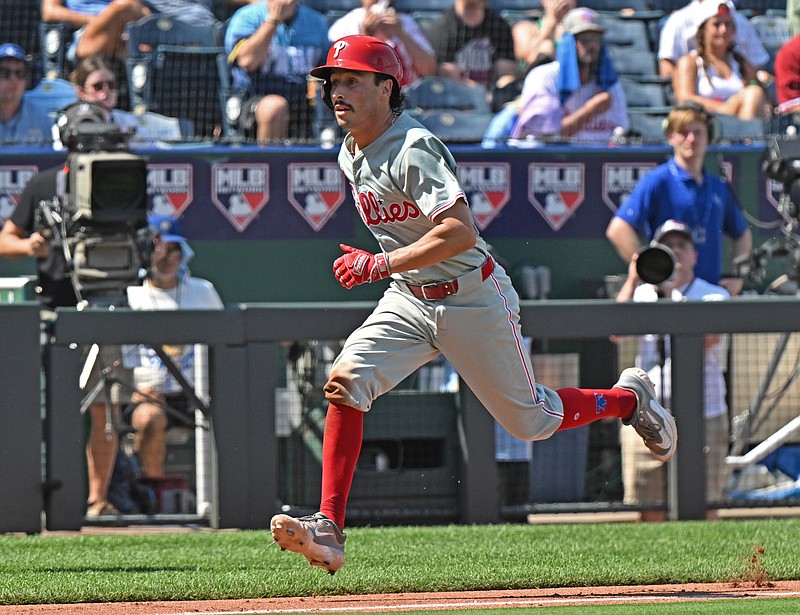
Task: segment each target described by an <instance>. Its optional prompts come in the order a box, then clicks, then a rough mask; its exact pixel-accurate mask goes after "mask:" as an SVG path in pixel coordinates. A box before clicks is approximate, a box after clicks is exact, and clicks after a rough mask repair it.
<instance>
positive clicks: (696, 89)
mask: <svg viewBox="0 0 800 615" xmlns="http://www.w3.org/2000/svg"><path fill="white" fill-rule="evenodd" d="M694 8H695V11H696V12H697V14H698V15H697V18H696V21H697V24H698V26H697V35H696V38H697V49H696V50H695V51H691V52H689V53H688V54H686V55H684V56H682V57H681V59H680V60H679V61H678V66H677V68H676V70H675V73H674V74H673V77H672V89H673V91H674V93H675V100H676V102H678V103H681V102H685V101H692V102H696V103H698V104H700V105H702V106H703V107H705V108H706V109H707V110H708V111H710V112H712V113H724V114H726V115H734V116H736V117H738V118H740V119H743V120H749V119H753V118H766V117H768V116H769V115H770V114H771V109H770V107H769V104H768V103H767V99H766V96H765V94H764V89H763V88H762V87H761V84H760V82H759V81H758V79H757V78H756V69H755V68H753V67H752V66H751V65H750V64H748V63H747V61H746V60H745V59H744V58H743V57H742V56H741V55H740V54H739V53H738V52H737V51H735V50H734V40H733V37H734V32H735V29H736V25H735V18H734V15H735V14H736V9H734V7H733V3H732V2H731V1H730V0H705V1H704V2H702V3H701V4H698V5H696V6H695V7H694Z"/></svg>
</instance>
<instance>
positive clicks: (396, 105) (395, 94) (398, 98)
mask: <svg viewBox="0 0 800 615" xmlns="http://www.w3.org/2000/svg"><path fill="white" fill-rule="evenodd" d="M387 79H391V80H392V94H391V96H390V97H389V107H390V108H391V109H392V113H394V114H395V115H400V114H401V113H402V112H403V107H404V106H405V102H406V95H405V94H403V92H402V90H401V89H400V84H399V83H397V79H395V78H394V77H392V76H391V75H386V74H384V73H375V85H378V84H380V83H381V81H386V80H387Z"/></svg>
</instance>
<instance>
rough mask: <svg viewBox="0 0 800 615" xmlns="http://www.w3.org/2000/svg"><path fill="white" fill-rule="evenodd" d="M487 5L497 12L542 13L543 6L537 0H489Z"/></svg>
mask: <svg viewBox="0 0 800 615" xmlns="http://www.w3.org/2000/svg"><path fill="white" fill-rule="evenodd" d="M451 6H452V3H451ZM489 6H490V7H491V8H492V9H494V10H495V11H497V12H499V13H501V12H503V11H512V12H515V13H518V12H520V11H528V12H531V13H534V12H538V13H544V7H543V6H542V3H541V2H540V1H539V0H489Z"/></svg>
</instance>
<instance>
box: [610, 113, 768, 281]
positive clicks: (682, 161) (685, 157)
mask: <svg viewBox="0 0 800 615" xmlns="http://www.w3.org/2000/svg"><path fill="white" fill-rule="evenodd" d="M715 129H716V126H715V124H714V122H713V118H712V117H711V116H710V115H709V113H708V112H707V111H706V110H705V109H704V108H703V107H701V106H700V105H698V104H696V103H690V102H687V103H682V104H680V105H677V106H676V107H674V108H673V109H672V110H671V111H670V113H669V116H668V117H667V121H666V124H665V130H664V132H665V134H666V137H667V141H668V142H669V144H670V145H671V146H672V150H673V157H672V158H671V159H670V160H669V161H667V162H665V163H664V164H661V165H659V166H658V167H656V168H655V169H653V170H652V171H650V172H649V173H647V175H645V176H644V177H643V178H642V179H641V180H640V181H639V182H638V183H637V184H636V186H635V187H634V189H633V191H632V192H631V194H630V196H629V197H628V198H627V199H626V200H625V202H624V203H623V204H622V205H621V206H620V208H619V210H618V211H617V213H616V214H615V215H614V217H613V218H612V219H611V222H610V223H609V225H608V228H607V229H606V237H608V239H609V240H610V241H611V243H612V244H613V245H614V247H615V248H616V250H617V253H618V254H619V255H620V257H622V259H623V260H624V261H625V262H626V263H630V262H631V259H632V258H633V255H634V254H636V253H637V252H638V251H639V249H640V248H641V243H642V242H641V240H640V237H644V238H645V239H646V240H647V241H648V242H649V241H650V240H652V239H653V234H654V232H655V230H656V229H657V228H658V227H659V226H661V225H662V224H663V223H664V222H666V221H667V220H678V221H680V222H683V223H684V224H686V225H688V226H689V228H690V229H691V231H692V239H693V241H694V245H695V247H696V249H697V265H696V266H695V274H696V275H697V276H698V277H700V278H703V279H705V280H708V281H709V282H711V283H712V284H720V285H722V286H724V287H725V288H727V289H728V292H730V294H731V295H738V294H739V293H740V292H741V290H742V280H741V279H740V278H728V279H722V277H723V276H722V239H723V235H727V236H728V237H730V238H731V252H732V254H731V262H732V263H736V262H737V261H738V260H739V259H740V257H743V256H745V255H748V254H749V253H750V250H751V249H752V247H753V237H752V234H751V232H750V228H749V227H748V225H747V221H746V220H745V218H744V215H743V214H742V211H741V206H740V205H739V203H738V202H737V201H736V199H735V197H734V196H733V193H732V192H731V189H730V187H729V186H728V184H727V183H726V182H725V181H724V180H722V179H720V178H719V177H715V176H714V175H712V174H711V173H708V172H707V171H704V169H703V167H704V163H705V157H706V152H707V151H708V146H709V143H710V142H713V141H714V132H715Z"/></svg>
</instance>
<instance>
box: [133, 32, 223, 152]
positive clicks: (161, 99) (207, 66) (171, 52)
mask: <svg viewBox="0 0 800 615" xmlns="http://www.w3.org/2000/svg"><path fill="white" fill-rule="evenodd" d="M128 68H129V73H128V80H129V84H130V90H131V102H132V104H133V110H134V112H136V113H141V112H145V111H153V112H155V113H160V114H161V115H166V116H169V117H176V118H179V119H180V120H190V121H191V122H192V123H193V124H194V132H195V135H196V136H197V137H200V138H205V139H214V138H219V137H222V136H223V135H227V134H229V132H230V131H229V128H228V125H227V121H226V119H225V116H224V114H223V112H222V109H223V104H224V103H223V100H222V99H223V92H225V91H226V90H227V88H228V82H227V68H228V63H227V56H226V55H225V51H224V50H223V49H222V48H221V47H182V46H176V45H159V46H158V47H156V50H155V51H154V52H153V53H152V54H149V55H148V56H146V57H144V58H129V59H128Z"/></svg>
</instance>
